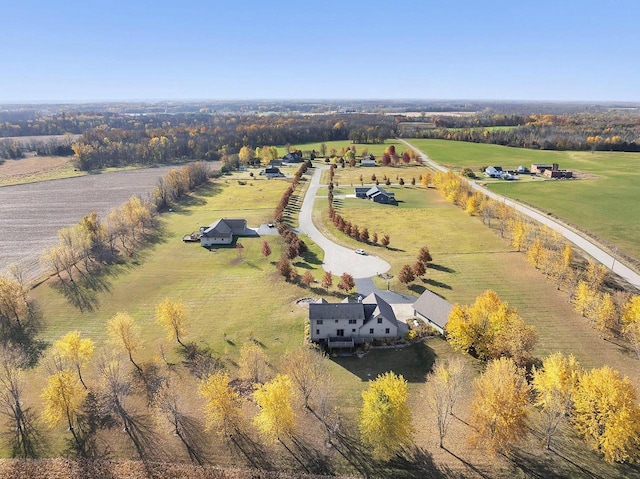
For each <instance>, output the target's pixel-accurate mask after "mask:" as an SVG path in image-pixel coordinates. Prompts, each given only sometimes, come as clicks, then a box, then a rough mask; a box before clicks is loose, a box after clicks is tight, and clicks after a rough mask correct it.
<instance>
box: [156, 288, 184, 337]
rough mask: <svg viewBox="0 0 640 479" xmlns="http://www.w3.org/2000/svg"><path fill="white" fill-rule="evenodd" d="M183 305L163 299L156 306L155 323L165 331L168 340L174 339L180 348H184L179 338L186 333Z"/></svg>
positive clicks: (179, 302)
mask: <svg viewBox="0 0 640 479" xmlns="http://www.w3.org/2000/svg"><path fill="white" fill-rule="evenodd" d="M184 309H185V308H184V303H182V302H181V301H171V300H170V299H169V298H165V299H163V300H162V301H161V302H160V303H158V304H157V305H156V321H157V322H158V323H160V324H161V325H162V327H164V329H165V330H166V331H167V337H168V338H169V339H172V338H173V339H175V340H176V341H177V342H178V344H180V346H182V347H183V348H186V346H185V345H184V343H183V342H182V341H181V339H180V337H181V336H183V335H185V334H186V333H187V315H186V313H185V310H184Z"/></svg>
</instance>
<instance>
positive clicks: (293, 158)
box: [282, 151, 303, 164]
mask: <svg viewBox="0 0 640 479" xmlns="http://www.w3.org/2000/svg"><path fill="white" fill-rule="evenodd" d="M302 161H303V159H302V155H301V154H300V153H298V152H297V151H294V152H291V153H287V154H286V155H284V156H283V157H282V162H283V163H284V164H287V163H302Z"/></svg>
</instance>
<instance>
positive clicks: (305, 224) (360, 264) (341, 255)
mask: <svg viewBox="0 0 640 479" xmlns="http://www.w3.org/2000/svg"><path fill="white" fill-rule="evenodd" d="M326 169H328V167H327V166H321V167H316V168H315V169H314V172H313V176H312V177H311V183H310V184H309V187H308V188H307V193H306V195H305V197H304V201H303V202H302V207H301V208H300V216H299V223H300V226H299V229H300V231H302V232H303V233H305V234H306V235H307V236H309V238H311V239H312V240H313V241H314V242H315V243H316V244H317V245H318V246H320V248H322V250H323V251H324V262H323V263H322V267H323V268H324V270H325V271H331V273H333V274H334V275H338V276H340V275H342V274H343V273H349V274H350V275H351V276H353V277H354V278H370V277H372V276H375V275H376V274H378V273H385V272H386V271H388V270H389V268H390V267H391V266H390V265H389V263H387V262H386V261H384V260H382V259H380V258H378V257H376V256H370V255H359V254H356V253H355V252H354V250H352V249H349V248H345V247H344V246H340V245H337V244H335V243H334V242H333V241H330V240H329V239H327V238H325V236H324V235H323V234H322V233H320V231H319V230H318V228H316V227H315V225H314V224H313V219H312V215H313V205H314V202H315V200H316V194H317V192H318V188H319V187H320V176H321V175H322V171H323V170H326Z"/></svg>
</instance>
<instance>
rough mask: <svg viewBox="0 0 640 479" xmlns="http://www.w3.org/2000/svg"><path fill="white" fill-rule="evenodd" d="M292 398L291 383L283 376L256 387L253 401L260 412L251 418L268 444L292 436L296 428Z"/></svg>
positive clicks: (293, 393)
mask: <svg viewBox="0 0 640 479" xmlns="http://www.w3.org/2000/svg"><path fill="white" fill-rule="evenodd" d="M294 396H295V391H294V388H293V383H292V382H291V379H290V378H289V376H287V375H285V374H278V375H277V376H276V377H275V378H273V380H271V381H269V382H267V383H265V384H262V385H258V386H257V387H256V390H255V392H254V393H253V399H254V400H255V402H256V404H257V405H258V407H259V408H260V412H259V413H258V414H257V415H256V417H254V418H253V423H254V424H255V425H256V427H257V428H258V431H259V432H260V434H262V436H264V438H265V439H266V440H267V441H268V442H276V441H281V442H282V439H284V438H287V437H290V436H292V435H293V432H294V430H295V427H296V415H295V413H294V411H293V404H292V403H293V399H294Z"/></svg>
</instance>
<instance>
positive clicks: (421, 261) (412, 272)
mask: <svg viewBox="0 0 640 479" xmlns="http://www.w3.org/2000/svg"><path fill="white" fill-rule="evenodd" d="M430 261H433V257H432V256H431V253H430V252H429V248H428V247H427V246H423V247H422V248H420V251H419V252H418V257H417V258H416V262H415V263H414V264H413V265H411V264H405V265H404V266H403V267H402V268H401V269H400V273H399V274H398V281H400V282H401V283H402V284H409V283H411V282H412V281H414V280H415V279H416V278H422V277H423V276H424V275H425V274H427V265H428V264H429V262H430Z"/></svg>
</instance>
